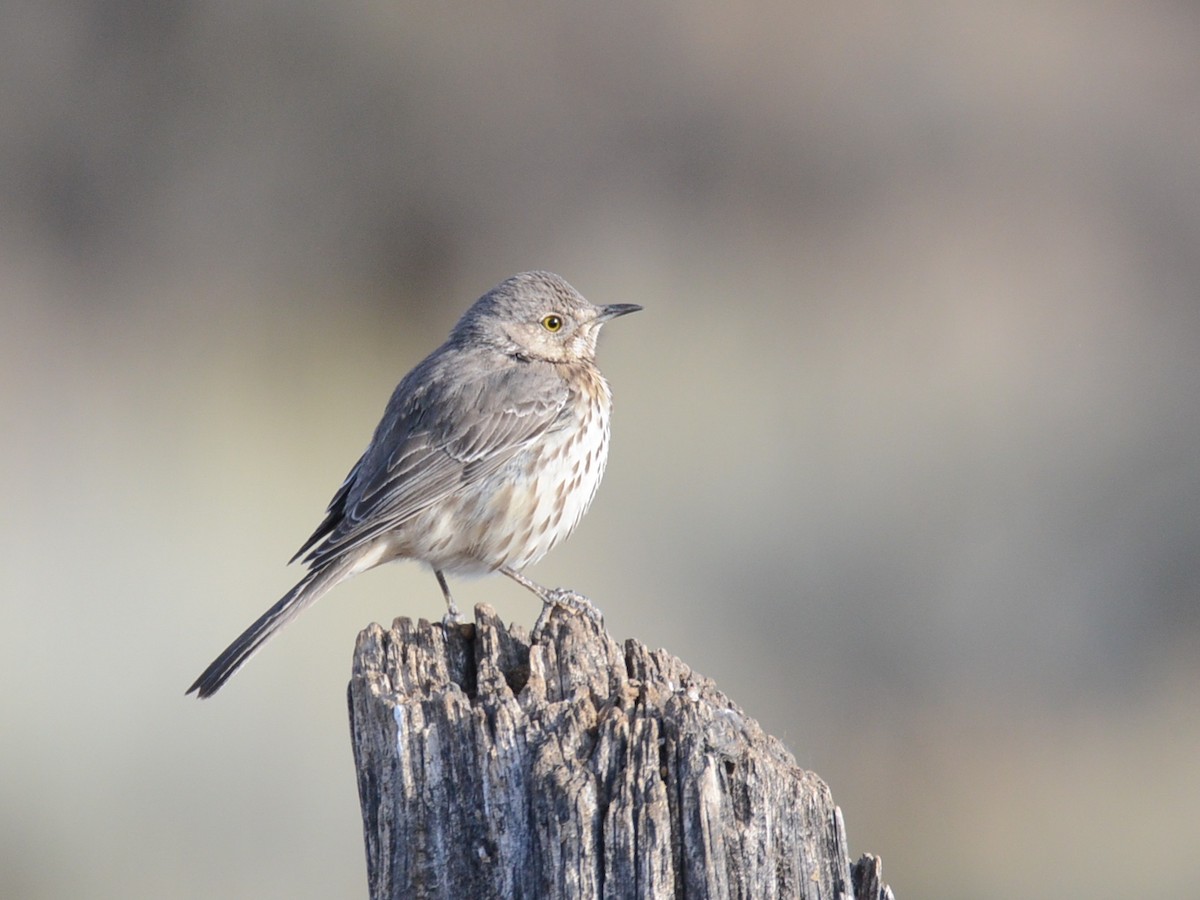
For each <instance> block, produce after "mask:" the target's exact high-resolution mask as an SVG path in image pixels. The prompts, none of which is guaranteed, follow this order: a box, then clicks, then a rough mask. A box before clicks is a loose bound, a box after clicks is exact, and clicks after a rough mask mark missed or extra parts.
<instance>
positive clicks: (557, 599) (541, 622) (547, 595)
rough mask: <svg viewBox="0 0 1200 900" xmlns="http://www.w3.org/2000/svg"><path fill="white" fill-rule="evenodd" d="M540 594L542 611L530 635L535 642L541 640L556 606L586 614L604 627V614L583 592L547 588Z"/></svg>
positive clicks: (573, 613) (571, 611)
mask: <svg viewBox="0 0 1200 900" xmlns="http://www.w3.org/2000/svg"><path fill="white" fill-rule="evenodd" d="M539 596H540V597H541V598H542V612H541V614H540V615H539V616H538V617H537V621H536V622H534V623H533V632H532V634H531V635H530V640H531V641H533V642H534V643H537V642H538V641H539V640H541V637H542V632H543V631H544V630H545V628H546V625H547V624H548V623H549V621H550V613H551V612H553V611H554V609H555V607H557V608H559V609H565V610H567V611H568V612H570V613H571V614H572V615H577V616H578V615H585V616H587V617H588V618H589V619H591V620H592V621H593V622H595V623H596V624H597V625H598V626H599V627H601V628H603V627H604V614H603V613H602V612H600V610H599V609H598V608H597V607H596V604H594V603H593V602H592V601H591V600H589V599H588V598H587V597H585V596H583V594H580V593H577V592H575V591H572V590H570V589H569V588H545V589H543V591H541V592H539Z"/></svg>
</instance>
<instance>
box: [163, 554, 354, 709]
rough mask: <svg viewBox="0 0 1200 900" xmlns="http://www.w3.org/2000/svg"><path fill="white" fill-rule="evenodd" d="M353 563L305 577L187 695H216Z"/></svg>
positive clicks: (331, 566)
mask: <svg viewBox="0 0 1200 900" xmlns="http://www.w3.org/2000/svg"><path fill="white" fill-rule="evenodd" d="M353 562H354V561H353V560H352V559H351V560H346V559H336V560H332V561H330V562H329V563H327V564H326V565H324V566H321V567H319V568H317V569H313V571H311V572H309V573H308V574H307V575H305V576H304V578H303V579H302V580H301V581H300V583H299V584H297V585H296V586H295V587H294V588H292V589H291V590H290V591H288V592H287V593H286V594H284V595H283V597H282V598H281V599H280V601H279V602H278V603H276V604H275V605H274V606H272V607H271V608H270V609H268V610H267V611H266V612H265V613H263V614H262V615H261V616H260V617H259V619H258V621H256V622H255V623H254V624H253V625H251V626H250V627H249V628H247V629H246V630H245V631H243V632H242V633H241V635H240V636H239V637H238V638H237V639H236V640H235V641H234V642H233V643H232V644H230V645H229V646H228V647H226V648H225V652H224V653H222V654H221V655H220V656H218V657H217V658H216V659H214V660H213V661H212V663H211V665H209V667H208V668H207V669H205V670H204V672H203V673H202V674H201V675H200V677H199V678H197V679H196V683H195V684H193V685H192V686H191V687H190V688H188V689H187V693H189V694H192V693H194V694H195V695H196V696H197V697H200V698H204V697H211V696H212V695H213V694H215V693H216V692H217V691H218V690H220V688H221V685H223V684H224V683H225V682H226V681H228V680H229V679H230V677H232V675H233V673H234V672H236V671H237V670H238V669H240V668H241V667H242V666H243V665H244V664H245V663H246V660H248V659H249V658H250V657H251V656H253V655H254V654H255V653H257V652H258V648H259V647H261V646H262V645H263V644H265V643H266V642H267V638H269V637H271V635H273V634H275V632H277V631H278V630H279V629H280V628H282V627H283V626H284V625H286V624H287V623H288V622H290V621H292V619H294V618H296V616H298V615H299V614H300V613H301V612H303V611H304V610H305V609H307V608H308V607H310V606H312V605H313V604H314V603H316V602H317V601H318V600H320V599H321V597H322V596H324V594H325V592H326V591H328V590H329V589H330V588H331V587H333V586H334V585H335V584H337V583H338V582H339V581H341V580H342V579H343V578H345V577H346V576H347V575H348V574H350V571H351V569H352V568H353Z"/></svg>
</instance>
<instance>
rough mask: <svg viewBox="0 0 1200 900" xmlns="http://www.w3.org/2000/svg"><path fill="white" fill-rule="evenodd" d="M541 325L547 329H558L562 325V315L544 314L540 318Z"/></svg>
mask: <svg viewBox="0 0 1200 900" xmlns="http://www.w3.org/2000/svg"><path fill="white" fill-rule="evenodd" d="M542 327H543V328H545V329H546V330H547V331H558V330H559V329H560V328H562V327H563V320H562V316H546V318H544V319H542Z"/></svg>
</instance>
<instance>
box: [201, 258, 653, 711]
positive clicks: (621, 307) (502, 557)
mask: <svg viewBox="0 0 1200 900" xmlns="http://www.w3.org/2000/svg"><path fill="white" fill-rule="evenodd" d="M640 309H641V307H640V306H637V305H636V304H632V303H617V304H612V305H610V306H593V305H592V304H590V303H588V302H587V301H586V300H585V299H584V298H583V297H582V296H581V295H580V294H579V292H578V291H576V290H575V289H574V288H573V287H571V285H569V284H567V282H566V281H565V280H563V279H562V278H560V277H559V276H558V275H554V274H552V273H550V272H524V273H522V274H520V275H515V276H513V277H512V278H509V279H508V280H507V281H504V282H501V283H500V284H498V285H497V286H496V287H494V288H492V290H490V291H488V292H487V293H486V294H484V295H483V296H482V297H480V298H479V299H478V300H477V301H475V303H474V304H473V305H472V306H471V308H470V309H468V310H467V312H466V313H465V314H464V315H463V317H462V318H461V319H460V320H459V322H458V324H457V325H455V326H454V330H453V331H452V332H451V333H450V338H449V339H448V340H447V341H446V343H444V344H442V346H441V347H439V348H438V349H437V350H435V351H434V352H433V353H431V354H430V355H429V356H428V357H427V358H426V359H425V360H424V361H423V362H422V363H421V364H420V365H418V366H417V367H416V368H415V369H413V370H412V371H411V372H409V373H408V375H406V376H405V377H404V380H403V381H401V382H400V384H399V385H398V386H397V387H396V390H395V391H394V392H393V394H392V398H391V400H389V401H388V405H387V409H385V410H384V413H383V419H382V420H381V421H380V423H379V425H378V427H377V428H376V429H375V435H374V436H373V437H372V438H371V443H370V445H368V447H367V449H366V452H365V453H363V455H362V458H361V459H359V461H358V462H357V463H355V464H354V468H352V469H351V470H350V474H349V475H347V476H346V480H345V481H344V482H343V483H342V486H341V487H340V488H339V489H338V491H337V493H336V494H335V495H334V497H333V500H332V501H330V504H329V509H328V514H327V515H326V516H325V520H324V521H323V522H322V523H321V524H320V525H319V526H318V527H317V530H316V531H314V532H313V535H312V537H310V538H309V539H308V540H307V541H306V542H305V544H304V546H303V547H301V548H300V550H299V551H298V552H297V553H296V555H295V556H294V557H292V561H293V562H294V561H295V560H296V559H298V558H299V557H300V556H302V555H304V554H306V553H307V554H308V555H307V556H305V558H304V562H305V563H306V564H307V566H308V568H309V572H308V574H307V575H305V576H304V578H303V579H301V581H300V583H299V584H297V585H296V586H295V587H294V588H292V589H291V590H290V591H288V592H287V593H286V594H285V595H284V596H283V598H282V599H280V601H279V602H278V603H276V604H275V605H274V606H272V607H271V608H270V609H269V610H267V611H266V612H265V613H263V615H262V617H261V618H259V619H258V621H256V622H255V623H254V624H253V625H251V626H250V627H249V628H247V629H246V630H245V631H244V632H243V633H242V634H241V636H240V637H238V638H237V639H236V640H235V641H234V642H233V643H232V644H230V645H229V647H228V648H227V649H226V650H225V652H224V653H222V654H221V655H220V656H218V657H217V658H216V659H215V660H214V661H213V663H212V664H211V665H210V666H209V667H208V668H207V669H205V670H204V673H203V674H202V675H201V676H200V677H199V678H197V679H196V683H195V684H193V685H192V686H191V687H190V688H188V691H187V692H188V693H189V694H190V693H193V692H194V693H196V694H197V696H200V697H209V696H211V695H212V694H214V693H216V691H217V690H218V689H219V688H220V687H221V685H223V684H224V683H225V682H226V681H227V680H228V679H229V677H230V676H231V675H233V673H234V672H236V671H237V670H238V669H239V668H240V667H241V666H242V665H243V664H244V663H245V662H246V660H248V659H249V658H250V657H251V656H252V655H253V654H254V653H255V652H256V651H257V650H258V649H259V647H261V646H262V645H263V644H264V643H265V642H266V640H267V639H268V638H269V637H271V636H272V635H273V634H275V632H277V631H278V630H279V629H280V628H282V627H283V626H284V625H286V624H287V623H288V622H290V621H291V620H292V619H294V618H295V617H296V616H297V615H298V614H299V613H300V612H301V611H302V610H303V609H305V608H306V607H308V606H310V605H312V604H313V603H315V602H316V601H317V600H319V599H320V598H321V597H322V596H323V595H324V594H325V592H326V591H328V590H329V589H330V588H332V587H333V586H334V585H336V584H337V583H338V582H341V581H344V580H345V579H347V578H349V577H351V576H352V575H357V574H358V573H359V572H365V571H366V570H367V569H371V568H374V567H375V566H378V565H381V564H383V563H386V562H391V561H393V560H397V559H412V560H417V561H419V562H423V563H425V564H426V565H428V566H429V567H430V568H432V569H433V573H434V575H436V576H437V580H438V584H439V585H440V586H441V589H442V593H443V595H444V596H445V598H446V604H447V606H448V608H449V612H448V614H447V618H448V619H449V620H451V621H460V615H459V612H458V607H457V606H455V604H454V598H453V597H452V596H451V594H450V587H449V585H448V584H447V583H446V573H448V572H449V573H452V574H482V573H487V572H494V571H500V572H503V573H504V574H505V575H507V576H509V577H510V578H512V579H513V580H515V581H517V582H519V583H520V584H522V585H523V586H525V587H526V588H528V589H529V590H531V591H533V592H534V593H535V594H537V595H538V597H540V598H541V600H542V602H543V604H544V606H543V615H544V614H545V613H546V612H547V611H548V610H549V609H550V608H551V607H552V606H554V605H564V606H569V607H574V608H577V609H581V610H587V611H591V612H593V613H594V609H593V608H592V607H591V604H590V602H589V601H588V600H587V598H586V597H583V596H582V595H579V594H576V593H574V592H573V591H566V590H561V589H547V588H544V587H542V586H541V585H538V584H536V583H535V582H533V581H530V580H529V579H528V578H526V577H525V576H524V575H522V574H521V570H522V569H524V568H525V567H526V566H529V565H531V564H533V563H535V562H537V561H538V560H539V559H541V558H542V557H543V556H545V555H546V554H547V553H549V552H550V550H551V549H552V548H553V547H554V546H555V545H557V544H558V543H559V542H560V541H562V540H563V539H565V538H566V537H567V536H569V535H570V534H571V532H572V531H574V530H575V526H576V525H578V524H579V520H580V519H581V518H582V517H583V514H584V513H585V512H586V511H587V508H588V506H589V505H590V504H591V502H592V498H593V497H594V496H595V495H596V489H597V488H598V487H599V486H600V478H601V476H602V475H603V474H604V466H605V462H606V461H607V458H608V434H609V414H610V412H611V409H612V395H611V393H610V391H609V388H608V383H607V382H606V381H605V380H604V378H603V377H602V376H601V374H600V370H599V369H597V368H596V362H595V359H596V338H597V336H598V335H599V333H600V327H601V326H602V325H603V324H604V323H605V322H607V321H609V320H610V319H614V318H616V317H617V316H623V315H625V314H626V313H631V312H636V311H638V310H640ZM540 622H541V620H540V619H539V623H540Z"/></svg>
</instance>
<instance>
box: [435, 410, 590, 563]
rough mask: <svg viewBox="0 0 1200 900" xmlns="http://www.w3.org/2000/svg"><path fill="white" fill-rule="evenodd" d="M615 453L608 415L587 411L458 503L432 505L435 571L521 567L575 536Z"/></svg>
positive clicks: (480, 484)
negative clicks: (436, 507)
mask: <svg viewBox="0 0 1200 900" xmlns="http://www.w3.org/2000/svg"><path fill="white" fill-rule="evenodd" d="M607 459H608V416H607V415H601V414H600V413H599V412H596V413H594V414H591V415H585V416H584V417H583V419H582V422H581V423H580V425H579V426H577V427H576V428H568V429H563V430H561V431H558V432H555V433H553V434H551V435H547V436H545V437H543V439H542V440H541V441H540V442H539V443H538V444H537V445H536V446H533V447H530V448H529V449H527V450H525V451H524V452H523V453H521V454H520V455H518V456H517V457H516V458H514V459H513V461H512V462H511V463H509V464H508V465H506V466H505V467H504V468H503V469H501V470H500V471H498V472H497V473H496V474H495V475H493V476H491V477H490V478H488V479H486V480H485V481H483V482H481V483H479V484H478V485H475V486H474V487H473V488H472V490H470V491H468V492H463V494H461V495H460V496H459V498H458V503H456V504H454V508H453V509H440V510H430V511H429V512H428V513H427V514H426V515H427V520H426V521H425V522H424V523H423V528H424V530H425V538H426V541H425V543H426V544H427V546H431V547H440V548H441V550H440V552H436V551H435V552H434V553H430V554H427V555H426V559H425V561H426V562H428V563H429V564H430V565H432V566H433V567H434V568H435V569H442V570H444V571H450V572H455V573H459V574H470V573H482V572H487V571H492V570H494V569H497V568H499V567H501V566H510V567H512V568H514V569H517V570H520V569H523V568H524V567H525V566H528V565H531V564H533V563H535V562H537V561H538V560H539V559H541V558H542V557H543V556H545V555H546V554H547V553H549V552H550V550H551V549H552V548H553V547H554V546H555V545H557V544H558V543H559V542H560V541H562V540H564V539H565V538H567V537H568V536H569V535H570V534H571V532H572V531H574V530H575V526H577V525H578V524H579V520H580V519H582V518H583V514H584V513H585V512H587V509H588V507H589V506H590V505H591V502H592V498H593V497H595V495H596V490H597V488H599V486H600V479H601V478H602V477H603V475H604V467H605V464H606V462H607Z"/></svg>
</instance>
